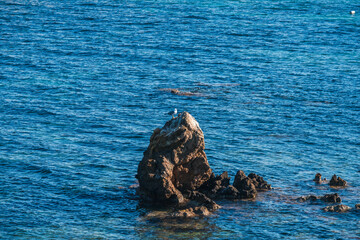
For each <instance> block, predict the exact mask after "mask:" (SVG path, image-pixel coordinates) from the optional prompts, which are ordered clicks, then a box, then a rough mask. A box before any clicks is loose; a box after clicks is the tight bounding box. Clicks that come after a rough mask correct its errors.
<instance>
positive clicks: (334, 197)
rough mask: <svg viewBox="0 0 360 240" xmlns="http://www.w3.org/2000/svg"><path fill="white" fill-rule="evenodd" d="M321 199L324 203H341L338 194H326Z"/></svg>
mask: <svg viewBox="0 0 360 240" xmlns="http://www.w3.org/2000/svg"><path fill="white" fill-rule="evenodd" d="M320 199H321V200H322V201H324V202H332V203H341V198H340V197H339V194H337V193H333V194H325V195H324V196H323V197H321V198H320Z"/></svg>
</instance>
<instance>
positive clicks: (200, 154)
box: [137, 112, 212, 205]
mask: <svg viewBox="0 0 360 240" xmlns="http://www.w3.org/2000/svg"><path fill="white" fill-rule="evenodd" d="M204 149H205V143H204V134H203V132H202V130H201V129H200V127H199V124H198V123H197V121H196V120H195V119H194V118H193V117H192V116H191V115H190V114H189V113H187V112H183V113H181V114H180V115H179V116H178V117H176V118H174V119H172V120H170V121H168V122H167V123H166V124H165V126H164V127H163V128H161V129H159V128H157V129H155V130H154V132H153V134H152V136H151V138H150V144H149V146H148V148H147V150H146V151H145V152H144V157H143V159H142V161H141V162H140V164H139V166H138V173H137V178H138V180H139V185H140V186H139V190H138V193H139V195H140V197H141V198H142V200H144V201H146V202H152V203H157V204H175V205H179V204H182V203H184V202H185V201H186V199H184V196H183V192H184V191H187V190H195V189H197V188H199V187H200V186H201V185H202V184H203V183H204V182H206V181H207V180H208V179H209V178H210V176H211V174H212V171H211V168H210V166H209V163H208V161H207V158H206V154H205V152H204Z"/></svg>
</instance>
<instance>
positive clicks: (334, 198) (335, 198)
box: [298, 193, 341, 203]
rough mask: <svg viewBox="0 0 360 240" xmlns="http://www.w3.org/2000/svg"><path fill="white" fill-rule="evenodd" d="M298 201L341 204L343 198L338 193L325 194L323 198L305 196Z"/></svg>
mask: <svg viewBox="0 0 360 240" xmlns="http://www.w3.org/2000/svg"><path fill="white" fill-rule="evenodd" d="M298 200H299V201H300V202H306V201H316V200H321V201H324V202H331V203H341V198H340V196H339V195H338V194H337V193H333V194H325V195H324V196H322V197H318V196H315V195H309V196H303V197H300V198H298Z"/></svg>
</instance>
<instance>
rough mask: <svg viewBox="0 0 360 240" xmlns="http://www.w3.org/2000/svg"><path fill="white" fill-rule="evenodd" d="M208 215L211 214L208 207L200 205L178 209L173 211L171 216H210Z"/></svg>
mask: <svg viewBox="0 0 360 240" xmlns="http://www.w3.org/2000/svg"><path fill="white" fill-rule="evenodd" d="M208 215H210V211H209V210H208V209H207V208H206V207H204V206H200V207H194V208H186V209H181V210H177V211H175V212H173V213H171V214H170V217H175V218H179V217H180V218H192V217H198V216H208Z"/></svg>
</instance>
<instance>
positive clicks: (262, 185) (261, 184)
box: [248, 173, 271, 190]
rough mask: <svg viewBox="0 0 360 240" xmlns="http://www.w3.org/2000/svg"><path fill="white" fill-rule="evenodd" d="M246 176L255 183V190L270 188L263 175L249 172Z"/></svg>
mask: <svg viewBox="0 0 360 240" xmlns="http://www.w3.org/2000/svg"><path fill="white" fill-rule="evenodd" d="M248 177H249V178H250V179H251V180H252V183H253V184H254V185H255V188H256V190H270V189H271V185H270V184H268V183H267V182H266V181H265V180H264V178H263V177H261V176H259V175H256V174H255V173H250V174H249V175H248Z"/></svg>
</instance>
